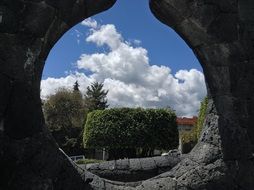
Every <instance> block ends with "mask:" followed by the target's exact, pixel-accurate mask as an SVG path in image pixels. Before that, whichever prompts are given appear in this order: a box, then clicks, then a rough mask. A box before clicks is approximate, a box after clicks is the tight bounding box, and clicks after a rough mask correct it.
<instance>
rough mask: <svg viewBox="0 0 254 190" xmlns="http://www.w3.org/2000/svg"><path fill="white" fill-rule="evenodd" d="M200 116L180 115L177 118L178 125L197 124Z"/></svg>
mask: <svg viewBox="0 0 254 190" xmlns="http://www.w3.org/2000/svg"><path fill="white" fill-rule="evenodd" d="M197 120H198V118H197V117H196V116H194V117H192V118H187V117H178V118H177V119H176V122H177V125H195V124H196V123H197Z"/></svg>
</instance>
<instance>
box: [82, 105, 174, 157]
mask: <svg viewBox="0 0 254 190" xmlns="http://www.w3.org/2000/svg"><path fill="white" fill-rule="evenodd" d="M83 141H84V146H85V148H106V149H107V150H108V151H109V152H110V153H113V154H114V155H113V156H112V157H111V158H113V159H118V158H124V157H129V156H130V155H131V154H129V155H128V152H130V151H131V152H132V153H133V150H135V151H134V152H135V153H136V150H142V152H143V153H144V154H143V155H142V156H149V155H151V153H152V152H153V150H155V149H167V150H169V149H173V148H177V146H178V129H177V125H176V115H175V113H174V112H173V111H171V110H169V109H142V108H135V109H134V108H114V109H106V110H96V111H93V112H90V113H89V114H88V116H87V121H86V125H85V132H84V137H83ZM124 154H125V155H124ZM110 156H111V155H110ZM132 156H133V157H135V155H132Z"/></svg>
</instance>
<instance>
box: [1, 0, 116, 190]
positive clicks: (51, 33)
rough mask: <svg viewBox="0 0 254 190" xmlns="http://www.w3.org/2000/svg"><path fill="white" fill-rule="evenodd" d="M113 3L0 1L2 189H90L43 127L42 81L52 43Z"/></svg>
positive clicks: (95, 1)
mask: <svg viewBox="0 0 254 190" xmlns="http://www.w3.org/2000/svg"><path fill="white" fill-rule="evenodd" d="M114 2H115V0H107V1H104V0H93V1H91V0H47V1H45V0H25V1H23V0H1V1H0V17H1V22H0V41H1V43H0V52H1V53H0V88H1V90H0V170H1V176H2V177H1V179H0V189H1V190H10V189H12V190H15V189H20V190H23V189H24V190H30V189H31V190H44V189H45V190H46V189H47V190H51V189H56V190H57V189H63V190H64V189H66V190H69V189H77V190H80V189H90V185H88V183H85V182H84V181H83V180H82V178H81V174H80V173H79V172H78V171H77V170H76V169H75V168H74V167H73V165H72V164H71V163H70V162H69V160H68V159H67V158H66V157H65V156H64V155H63V154H62V153H61V152H60V151H59V150H58V147H57V145H56V143H55V141H54V140H53V138H52V136H51V135H50V134H49V133H48V131H47V130H46V128H45V126H44V119H43V114H42V111H41V101H40V80H41V75H42V70H43V67H44V63H45V60H46V57H47V55H48V53H49V51H50V49H51V48H52V47H53V45H54V44H55V42H56V41H57V40H58V39H59V38H60V37H61V36H62V34H63V33H64V32H66V31H67V30H68V29H69V28H71V27H72V26H73V25H74V24H76V23H78V22H80V21H81V20H82V19H85V18H87V17H89V16H91V15H93V14H96V13H99V12H101V11H104V10H106V9H108V8H110V7H111V6H112V5H113V4H114Z"/></svg>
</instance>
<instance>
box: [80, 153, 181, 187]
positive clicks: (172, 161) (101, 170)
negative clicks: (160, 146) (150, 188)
mask: <svg viewBox="0 0 254 190" xmlns="http://www.w3.org/2000/svg"><path fill="white" fill-rule="evenodd" d="M183 158H184V156H182V155H168V156H157V157H151V158H136V159H123V160H116V161H108V162H103V163H99V164H88V165H79V166H80V167H81V168H82V169H84V170H88V171H89V172H91V173H93V174H96V175H98V176H100V177H102V178H105V179H109V180H115V181H121V182H136V181H142V180H146V179H149V178H152V177H154V176H157V175H159V174H161V173H163V172H166V171H169V170H170V169H171V168H173V167H174V166H175V165H177V164H178V163H179V162H180V161H181V159H183Z"/></svg>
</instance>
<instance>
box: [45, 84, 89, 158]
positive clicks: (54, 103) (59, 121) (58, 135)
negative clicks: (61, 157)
mask: <svg viewBox="0 0 254 190" xmlns="http://www.w3.org/2000/svg"><path fill="white" fill-rule="evenodd" d="M43 112H44V116H45V121H46V125H47V127H48V128H49V130H50V131H51V133H52V135H53V136H54V138H55V139H56V142H57V143H58V145H59V146H60V147H61V148H62V149H63V150H64V151H65V152H66V153H67V154H69V155H71V154H76V153H77V152H78V153H79V152H80V151H81V149H83V147H82V145H81V143H82V136H81V133H82V130H83V123H84V116H85V115H86V112H87V111H86V110H85V108H84V102H83V99H82V95H81V94H80V93H79V92H76V91H73V92H72V91H69V90H66V89H60V90H58V91H57V93H56V94H55V95H51V96H49V97H48V99H47V100H46V101H45V103H44V105H43Z"/></svg>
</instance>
